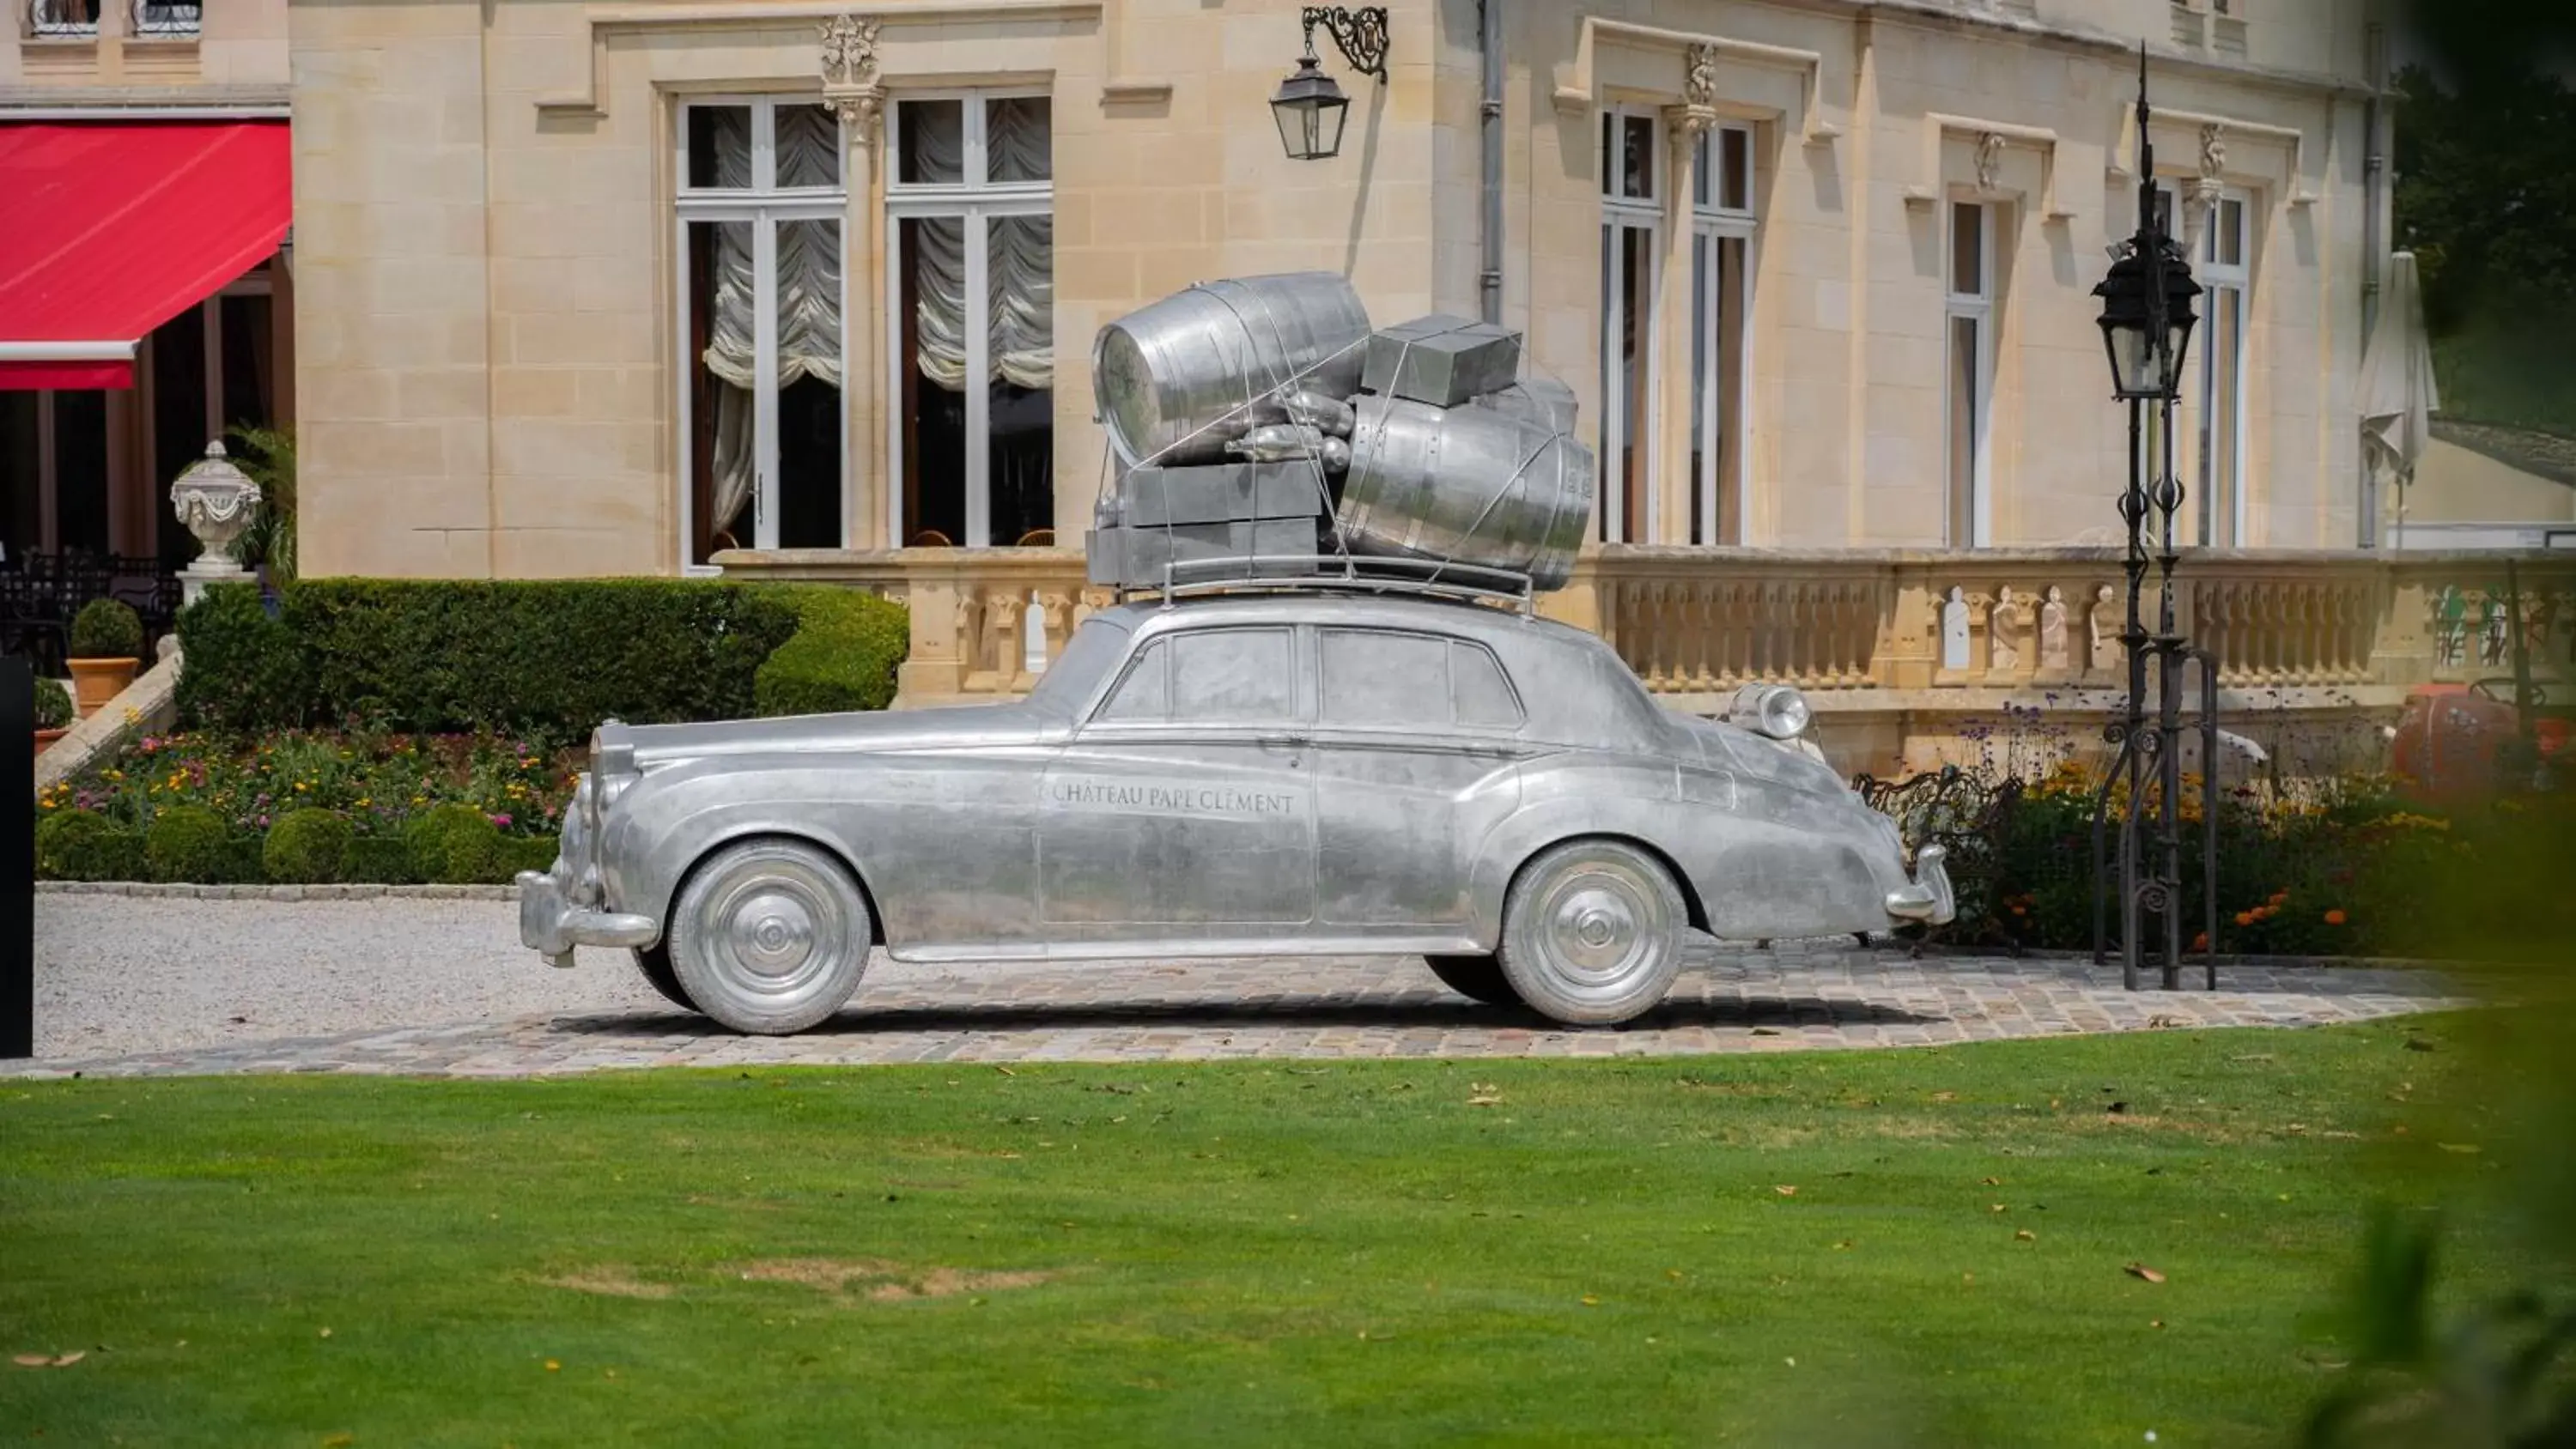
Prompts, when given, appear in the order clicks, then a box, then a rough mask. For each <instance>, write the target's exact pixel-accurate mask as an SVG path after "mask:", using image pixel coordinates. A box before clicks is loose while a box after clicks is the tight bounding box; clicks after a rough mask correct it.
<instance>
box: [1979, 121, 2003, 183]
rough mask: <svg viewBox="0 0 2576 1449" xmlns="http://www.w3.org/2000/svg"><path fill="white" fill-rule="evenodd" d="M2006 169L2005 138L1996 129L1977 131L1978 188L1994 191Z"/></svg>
mask: <svg viewBox="0 0 2576 1449" xmlns="http://www.w3.org/2000/svg"><path fill="white" fill-rule="evenodd" d="M2003 169H2004V138H2003V136H2002V134H2001V133H1999V132H1995V131H1980V132H1978V133H1977V189H1978V190H1979V191H1993V190H1994V189H1995V185H1996V183H1997V181H1999V180H2000V179H2001V178H2002V175H2003Z"/></svg>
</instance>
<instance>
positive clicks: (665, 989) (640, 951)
mask: <svg viewBox="0 0 2576 1449" xmlns="http://www.w3.org/2000/svg"><path fill="white" fill-rule="evenodd" d="M635 970H636V973H637V974H638V975H641V976H642V977H643V978H644V984H645V985H647V986H650V987H652V988H653V989H654V990H656V991H658V992H660V993H662V999H663V1000H664V1001H667V1002H669V1003H671V1004H672V1005H673V1006H676V1007H678V1008H680V1009H681V1010H682V1011H695V1010H697V1009H698V1004H697V1003H696V1002H694V1001H691V1000H690V999H689V993H687V992H685V991H682V990H681V989H680V974H679V972H678V971H677V970H676V969H674V968H673V967H672V965H671V943H670V941H669V940H668V939H665V940H663V941H662V942H660V943H659V944H657V945H652V946H643V947H639V948H637V950H636V952H635Z"/></svg>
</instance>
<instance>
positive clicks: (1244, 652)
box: [1038, 625, 1315, 949]
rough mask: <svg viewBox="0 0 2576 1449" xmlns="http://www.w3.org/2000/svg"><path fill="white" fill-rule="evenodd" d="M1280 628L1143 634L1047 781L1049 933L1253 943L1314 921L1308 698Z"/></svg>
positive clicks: (1043, 808)
mask: <svg viewBox="0 0 2576 1449" xmlns="http://www.w3.org/2000/svg"><path fill="white" fill-rule="evenodd" d="M1298 650H1299V641H1298V639H1297V632H1296V630H1295V629H1293V628H1291V627H1290V626H1287V625H1247V626H1212V627H1201V628H1185V629H1177V630H1172V631H1169V632H1166V633H1162V634H1159V635H1155V636H1152V637H1149V638H1148V639H1146V640H1145V641H1144V642H1143V643H1142V644H1141V645H1140V646H1139V647H1138V648H1137V650H1136V652H1135V654H1134V656H1133V657H1132V658H1131V659H1130V660H1129V661H1128V663H1127V666H1126V668H1125V670H1124V671H1123V672H1122V673H1121V675H1120V677H1119V679H1118V682H1117V683H1116V684H1115V685H1113V686H1112V687H1111V688H1110V690H1109V691H1108V693H1107V694H1106V695H1105V696H1104V697H1103V699H1102V702H1101V703H1100V705H1099V707H1098V708H1097V709H1096V710H1095V711H1094V712H1093V714H1092V716H1091V718H1089V719H1088V720H1086V721H1084V722H1083V723H1082V725H1081V726H1080V727H1079V728H1077V729H1076V731H1075V732H1074V735H1073V739H1072V741H1071V743H1070V744H1069V745H1068V746H1067V748H1066V749H1065V750H1064V751H1063V753H1061V754H1060V755H1058V756H1057V757H1056V759H1055V762H1054V763H1053V764H1052V765H1051V766H1049V768H1048V770H1047V772H1046V778H1045V781H1044V785H1043V789H1042V791H1041V793H1040V796H1039V802H1038V888H1039V909H1040V911H1041V913H1042V919H1043V921H1044V922H1045V925H1046V929H1047V931H1048V933H1049V935H1050V937H1051V938H1052V939H1053V940H1054V941H1056V942H1057V943H1059V944H1060V945H1063V946H1065V947H1067V948H1073V949H1078V948H1079V947H1080V946H1081V945H1082V944H1084V943H1087V942H1105V941H1131V942H1132V941H1155V940H1173V941H1187V940H1259V939H1265V938H1270V937H1276V936H1278V935H1280V934H1282V933H1283V932H1295V931H1302V930H1303V929H1304V928H1305V927H1307V926H1308V925H1309V924H1311V922H1312V921H1313V919H1314V914H1315V840H1314V826H1315V817H1314V791H1313V787H1312V785H1311V783H1310V782H1309V780H1308V778H1307V772H1306V759H1305V752H1306V731H1307V725H1306V714H1307V709H1308V701H1307V699H1306V698H1305V695H1306V693H1307V692H1306V691H1304V690H1301V689H1300V688H1298V680H1299V678H1300V676H1301V673H1302V672H1303V671H1301V670H1300V669H1299V667H1298Z"/></svg>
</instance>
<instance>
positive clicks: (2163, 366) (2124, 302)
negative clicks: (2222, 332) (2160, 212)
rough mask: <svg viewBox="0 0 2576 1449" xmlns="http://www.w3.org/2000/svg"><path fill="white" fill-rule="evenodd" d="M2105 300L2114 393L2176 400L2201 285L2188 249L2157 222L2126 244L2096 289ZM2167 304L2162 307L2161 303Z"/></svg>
mask: <svg viewBox="0 0 2576 1449" xmlns="http://www.w3.org/2000/svg"><path fill="white" fill-rule="evenodd" d="M2093 295H2095V296H2097V297H2099V298H2101V299H2102V316H2101V318H2100V321H2101V324H2102V344H2103V346H2104V347H2105V348H2106V349H2107V350H2108V351H2109V352H2110V354H2111V392H2112V396H2114V397H2116V398H2118V399H2120V400H2121V401H2123V402H2147V401H2157V400H2170V399H2172V398H2173V397H2175V396H2177V395H2178V394H2179V393H2180V391H2181V388H2182V376H2183V372H2182V365H2183V359H2184V357H2185V356H2187V355H2188V354H2189V353H2190V351H2191V328H2192V324H2193V323H2194V322H2196V321H2198V320H2199V319H2198V318H2197V317H2196V316H2194V315H2193V313H2192V308H2191V303H2192V299H2193V298H2194V297H2197V296H2199V295H2200V284H2199V283H2198V282H2195V281H2193V280H2192V279H2191V264H2190V263H2189V262H2187V261H2185V260H2184V259H2183V255H2182V249H2181V248H2180V247H2178V246H2176V245H2174V243H2173V241H2172V240H2171V239H2170V238H2168V237H2166V236H2165V235H2164V233H2163V231H2162V229H2161V228H2158V227H2156V226H2155V225H2154V224H2153V223H2152V222H2146V223H2142V224H2141V225H2140V227H2139V228H2138V234H2137V235H2136V236H2134V237H2132V238H2130V239H2129V240H2128V241H2127V242H2126V243H2123V244H2122V246H2121V247H2120V251H2119V255H2118V256H2117V257H2116V258H2114V259H2113V261H2112V263H2111V272H2110V275H2108V276H2106V277H2104V278H2103V279H2102V281H2101V282H2100V283H2099V284H2098V285H2096V286H2095V287H2094V288H2093ZM2159 304H2161V305H2159Z"/></svg>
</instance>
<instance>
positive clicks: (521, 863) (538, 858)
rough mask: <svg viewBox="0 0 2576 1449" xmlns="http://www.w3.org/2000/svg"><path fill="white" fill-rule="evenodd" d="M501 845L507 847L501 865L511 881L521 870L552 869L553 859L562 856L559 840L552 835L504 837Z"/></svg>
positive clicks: (560, 841) (561, 844)
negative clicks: (505, 869) (506, 869)
mask: <svg viewBox="0 0 2576 1449" xmlns="http://www.w3.org/2000/svg"><path fill="white" fill-rule="evenodd" d="M502 843H503V844H504V845H505V846H507V847H508V849H507V850H506V851H505V852H504V854H505V859H504V861H503V864H504V865H505V866H506V867H507V868H508V870H509V878H510V879H512V880H515V879H517V878H518V874H519V872H521V871H523V870H533V871H540V872H542V871H549V870H552V869H554V868H555V857H556V856H558V855H561V854H563V842H562V840H561V838H560V837H557V836H552V835H512V836H506V837H504V838H503V841H502Z"/></svg>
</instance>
